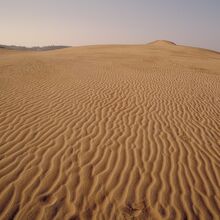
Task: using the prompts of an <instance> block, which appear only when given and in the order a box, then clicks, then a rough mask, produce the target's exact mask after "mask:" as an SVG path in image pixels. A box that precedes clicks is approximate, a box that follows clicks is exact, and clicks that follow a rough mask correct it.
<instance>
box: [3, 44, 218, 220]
mask: <svg viewBox="0 0 220 220" xmlns="http://www.w3.org/2000/svg"><path fill="white" fill-rule="evenodd" d="M219 170H220V54H218V53H217V52H212V51H208V50H203V49H197V48H190V47H184V46H177V45H174V44H172V43H169V42H168V43H167V42H156V43H155V42H154V43H153V44H148V45H137V46H88V47H77V48H69V49H62V50H56V51H50V52H11V51H10V52H7V51H5V50H4V49H1V50H0V219H2V220H11V219H22V220H26V219H68V220H73V219H101V220H102V219H167V220H172V219H182V220H186V219H192V220H195V219H204V220H208V219H219V216H220V190H219V189H220V172H219Z"/></svg>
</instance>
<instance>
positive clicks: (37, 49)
mask: <svg viewBox="0 0 220 220" xmlns="http://www.w3.org/2000/svg"><path fill="white" fill-rule="evenodd" d="M68 47H70V46H53V45H52V46H45V47H23V46H14V45H10V46H8V45H1V44H0V48H4V49H8V50H29V51H47V50H57V49H63V48H68Z"/></svg>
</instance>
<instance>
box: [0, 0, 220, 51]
mask: <svg viewBox="0 0 220 220" xmlns="http://www.w3.org/2000/svg"><path fill="white" fill-rule="evenodd" d="M0 28H1V29H0V44H16V45H26V46H33V45H41V46H42V45H51V44H59V45H60V44H61V45H73V46H74V45H88V44H144V43H147V42H149V41H153V40H156V39H167V40H171V41H174V42H176V43H178V44H185V45H192V46H198V47H204V48H210V49H215V50H220V0H0Z"/></svg>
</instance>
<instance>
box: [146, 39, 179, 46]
mask: <svg viewBox="0 0 220 220" xmlns="http://www.w3.org/2000/svg"><path fill="white" fill-rule="evenodd" d="M148 44H150V45H158V46H169V45H173V46H174V45H176V44H175V43H174V42H172V41H168V40H156V41H153V42H150V43H148Z"/></svg>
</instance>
